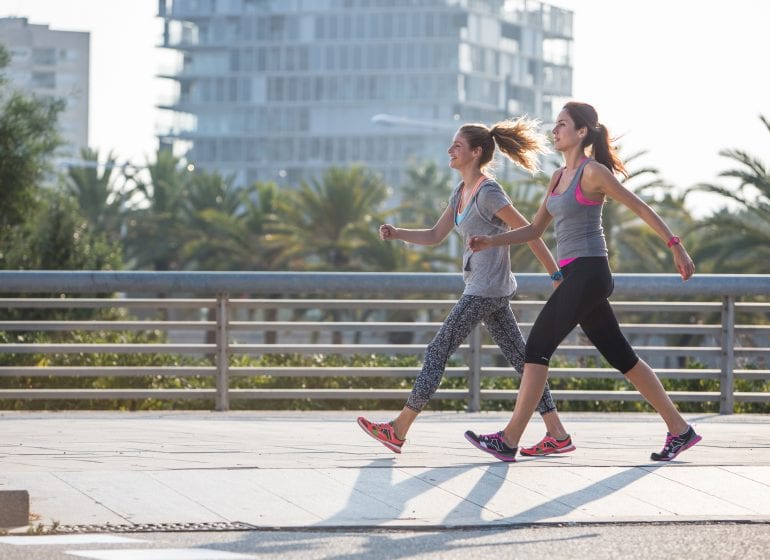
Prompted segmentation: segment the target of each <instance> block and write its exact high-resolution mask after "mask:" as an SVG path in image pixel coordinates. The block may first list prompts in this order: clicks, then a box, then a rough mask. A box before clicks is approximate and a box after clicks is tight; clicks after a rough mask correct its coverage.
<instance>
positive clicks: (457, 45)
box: [158, 0, 572, 186]
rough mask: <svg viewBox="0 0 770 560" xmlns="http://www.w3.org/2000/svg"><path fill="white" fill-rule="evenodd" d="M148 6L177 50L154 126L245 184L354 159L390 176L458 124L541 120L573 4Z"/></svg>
mask: <svg viewBox="0 0 770 560" xmlns="http://www.w3.org/2000/svg"><path fill="white" fill-rule="evenodd" d="M158 15H159V17H161V18H163V20H164V30H165V31H164V37H163V46H164V47H166V48H169V49H173V50H175V51H176V52H178V53H179V65H178V67H176V68H173V69H170V70H169V71H166V72H163V74H162V77H164V78H168V79H170V80H173V81H174V82H175V83H176V84H178V93H177V95H176V96H175V97H174V98H173V99H170V100H165V101H163V102H161V103H160V105H159V106H160V107H161V108H162V109H164V110H166V111H168V113H167V114H168V115H170V118H169V119H168V123H169V124H168V126H167V128H166V129H165V130H164V131H163V132H162V133H161V134H160V135H159V140H160V141H161V144H165V145H167V146H169V147H171V148H172V149H174V150H175V151H176V153H178V154H180V155H184V156H185V157H186V158H187V159H188V160H189V161H190V162H191V163H193V164H194V165H195V166H196V167H198V168H202V169H209V170H219V171H221V172H223V173H227V174H230V173H233V174H235V176H236V178H237V181H238V182H239V183H241V184H247V183H250V182H252V181H257V180H259V181H276V182H278V183H279V184H286V185H291V184H296V183H297V182H298V181H300V180H310V179H312V178H314V177H317V176H319V174H320V173H322V172H323V171H324V170H325V169H327V168H328V167H330V166H347V165H351V164H354V163H360V164H362V165H364V166H366V167H368V168H371V169H373V170H376V171H378V172H379V173H381V174H382V176H383V178H384V179H385V180H386V181H387V182H388V183H389V184H391V185H393V186H398V185H399V184H400V182H401V181H402V180H403V178H404V176H405V171H406V169H407V168H408V166H409V165H413V164H419V163H421V162H425V161H438V162H439V163H441V164H443V163H445V162H446V161H447V156H446V149H447V147H448V145H449V143H450V141H451V138H452V135H453V133H454V131H455V130H456V128H457V126H458V125H459V124H461V123H464V122H471V121H480V122H484V123H487V124H491V123H493V122H495V121H497V120H500V119H504V118H510V117H517V116H520V115H524V114H526V115H529V116H534V117H539V118H541V119H544V120H549V119H550V118H551V117H552V116H553V113H554V107H555V104H556V103H560V101H561V100H562V99H563V98H564V97H568V96H570V94H571V87H572V66H571V59H570V55H571V45H572V13H571V12H569V11H567V10H563V9H560V8H556V7H554V6H550V5H548V4H545V3H542V2H538V1H534V0H159V4H158ZM513 173H514V170H513V168H512V166H511V165H510V164H508V163H502V164H500V165H499V166H498V168H497V174H498V176H500V177H502V178H510V177H511V176H512V174H513Z"/></svg>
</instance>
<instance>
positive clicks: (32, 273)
mask: <svg viewBox="0 0 770 560" xmlns="http://www.w3.org/2000/svg"><path fill="white" fill-rule="evenodd" d="M767 278H768V277H767V276H766V275H760V274H696V275H695V276H694V277H693V278H691V279H690V280H689V281H687V282H682V279H681V278H680V277H679V275H677V274H622V273H621V274H614V275H613V280H614V284H615V297H618V296H625V295H627V294H631V293H633V294H635V295H636V296H647V295H649V296H654V297H661V298H667V299H675V300H681V299H683V298H684V299H686V298H687V297H691V298H693V297H723V296H728V297H745V296H767V295H770V282H768V279H767ZM516 280H517V284H518V292H517V293H518V294H519V295H520V296H537V295H539V294H548V293H550V291H551V290H552V286H551V282H550V279H549V278H548V277H547V275H545V274H538V273H522V274H517V275H516ZM463 287H464V284H463V279H462V274H460V273H421V272H413V273H409V272H278V271H276V272H273V271H259V272H190V271H127V270H120V271H102V270H96V271H95V270H89V271H75V270H66V271H64V270H2V271H0V293H2V292H4V293H12V294H15V293H25V294H33V293H57V294H60V293H76V294H83V293H113V292H132V291H137V290H138V289H141V290H142V291H143V292H145V293H146V292H155V293H167V294H185V293H189V294H196V293H205V294H218V293H229V294H253V295H257V294H259V295H272V294H283V295H294V294H296V295H303V294H304V295H307V294H324V295H344V294H356V293H358V294H378V295H390V296H391V297H395V296H402V295H409V294H424V295H430V294H446V295H449V294H452V295H456V294H460V293H462V291H463Z"/></svg>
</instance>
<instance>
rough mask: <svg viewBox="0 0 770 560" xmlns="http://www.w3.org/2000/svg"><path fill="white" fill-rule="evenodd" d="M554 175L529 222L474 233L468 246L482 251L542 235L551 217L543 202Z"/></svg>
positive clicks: (554, 180) (549, 189)
mask: <svg viewBox="0 0 770 560" xmlns="http://www.w3.org/2000/svg"><path fill="white" fill-rule="evenodd" d="M556 177H557V174H556V173H554V175H553V176H552V177H551V182H550V184H549V185H548V189H546V193H545V198H544V199H543V202H542V204H540V208H538V210H537V213H536V214H535V218H534V219H533V220H532V223H531V224H528V225H525V226H522V227H519V228H516V229H513V230H511V231H507V232H505V233H498V234H497V235H474V236H473V237H471V238H470V239H469V240H468V247H470V249H471V250H473V251H483V250H484V249H489V248H490V247H496V246H498V245H517V244H519V243H528V242H530V241H533V240H535V239H539V238H540V237H541V236H542V235H543V232H545V228H547V227H548V224H550V223H551V220H552V219H553V218H552V216H551V215H550V214H549V213H548V210H547V209H546V207H545V203H546V201H547V200H548V195H549V193H550V192H551V190H552V189H553V186H554V183H555V182H556ZM525 222H526V220H525ZM538 258H539V257H538ZM540 262H543V261H540ZM543 264H545V263H543Z"/></svg>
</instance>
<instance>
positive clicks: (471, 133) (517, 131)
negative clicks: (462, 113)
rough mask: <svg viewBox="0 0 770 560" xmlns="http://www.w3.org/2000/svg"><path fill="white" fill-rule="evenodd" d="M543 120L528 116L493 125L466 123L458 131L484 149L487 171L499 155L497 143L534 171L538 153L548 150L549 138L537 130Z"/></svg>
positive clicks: (482, 162) (483, 165) (481, 162)
mask: <svg viewBox="0 0 770 560" xmlns="http://www.w3.org/2000/svg"><path fill="white" fill-rule="evenodd" d="M539 124H540V123H539V121H537V120H530V119H526V118H524V117H522V118H519V119H517V120H515V121H500V122H498V123H496V124H495V125H494V126H492V128H487V127H486V126H485V125H483V124H478V123H472V124H464V125H463V126H461V127H460V130H459V131H458V132H459V133H460V134H462V135H463V137H464V138H465V139H466V140H467V141H468V145H469V146H470V148H471V150H473V149H475V148H479V147H480V148H481V157H480V158H479V167H481V170H482V171H484V169H485V168H486V167H488V166H489V164H490V163H491V161H492V158H493V157H494V155H495V143H496V144H497V147H498V148H500V151H501V152H503V154H505V156H506V157H508V159H510V160H511V161H512V162H514V163H515V164H517V165H518V166H520V167H522V168H524V169H526V170H527V171H529V172H530V173H535V172H537V171H538V165H537V156H538V154H545V153H548V148H547V139H546V137H545V136H544V135H543V134H542V133H540V132H538V131H537V127H538V126H539Z"/></svg>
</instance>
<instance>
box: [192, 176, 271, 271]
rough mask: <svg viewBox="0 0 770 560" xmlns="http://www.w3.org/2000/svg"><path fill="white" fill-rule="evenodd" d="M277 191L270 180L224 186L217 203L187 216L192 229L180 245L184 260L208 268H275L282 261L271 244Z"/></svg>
mask: <svg viewBox="0 0 770 560" xmlns="http://www.w3.org/2000/svg"><path fill="white" fill-rule="evenodd" d="M278 196H279V191H278V188H277V186H276V185H275V184H274V183H254V184H253V185H252V186H251V187H249V188H244V189H237V188H231V187H230V186H228V187H227V188H226V190H225V193H224V195H223V196H220V197H218V198H221V201H222V203H221V204H220V205H219V206H209V207H204V208H201V209H200V210H199V211H198V212H197V213H194V214H192V215H191V216H190V219H191V221H192V222H193V224H194V226H193V231H194V233H192V232H191V235H190V237H189V238H188V239H187V240H186V242H185V243H184V245H183V246H182V255H183V258H184V259H185V260H186V261H189V262H191V263H192V262H194V263H196V265H197V266H198V267H199V268H203V269H208V270H233V269H235V270H277V269H279V268H280V267H281V265H282V262H281V261H280V259H279V258H278V254H279V251H278V249H277V248H276V247H275V246H274V244H271V243H270V242H269V241H270V236H271V231H272V230H271V225H272V224H274V223H275V211H276V204H277V198H278Z"/></svg>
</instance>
